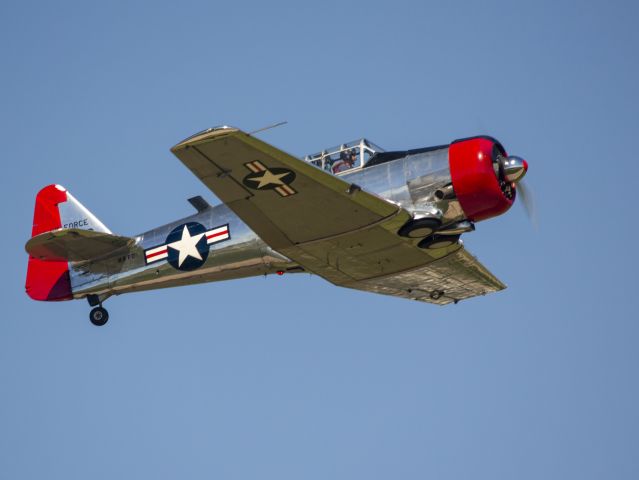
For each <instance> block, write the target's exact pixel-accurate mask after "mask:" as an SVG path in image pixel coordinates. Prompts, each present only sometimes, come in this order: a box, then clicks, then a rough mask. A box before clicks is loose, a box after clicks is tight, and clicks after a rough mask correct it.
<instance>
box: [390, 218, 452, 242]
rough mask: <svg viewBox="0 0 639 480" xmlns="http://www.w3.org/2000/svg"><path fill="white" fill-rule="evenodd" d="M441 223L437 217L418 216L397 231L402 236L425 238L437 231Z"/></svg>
mask: <svg viewBox="0 0 639 480" xmlns="http://www.w3.org/2000/svg"><path fill="white" fill-rule="evenodd" d="M441 225H442V222H441V221H440V220H438V219H437V218H418V219H416V220H410V221H408V222H407V223H406V225H404V226H403V227H402V228H400V229H399V231H398V232H397V233H398V234H399V235H401V236H402V237H408V238H423V237H428V236H429V235H432V234H433V233H435V232H436V231H437V229H438V228H439V227H441Z"/></svg>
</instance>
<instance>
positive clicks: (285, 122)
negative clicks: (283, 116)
mask: <svg viewBox="0 0 639 480" xmlns="http://www.w3.org/2000/svg"><path fill="white" fill-rule="evenodd" d="M287 123H288V121H286V120H285V121H283V122H279V123H274V124H273V125H269V126H268V127H263V128H258V129H257V130H253V131H252V132H249V133H247V135H253V134H255V133H259V132H263V131H264V130H270V129H271V128H275V127H281V126H282V125H286V124H287Z"/></svg>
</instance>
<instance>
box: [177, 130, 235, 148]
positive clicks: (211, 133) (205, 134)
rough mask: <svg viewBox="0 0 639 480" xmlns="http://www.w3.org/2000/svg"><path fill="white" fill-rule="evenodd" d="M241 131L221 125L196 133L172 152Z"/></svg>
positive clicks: (179, 143)
mask: <svg viewBox="0 0 639 480" xmlns="http://www.w3.org/2000/svg"><path fill="white" fill-rule="evenodd" d="M240 131H241V130H240V129H239V128H236V127H230V126H228V125H219V126H217V127H211V128H207V129H205V130H202V131H200V132H197V133H194V134H193V135H191V136H189V137H187V138H185V139H184V140H182V141H181V142H178V143H177V144H176V145H174V146H173V147H172V148H171V151H172V152H176V151H178V150H182V149H183V148H186V147H187V146H190V145H193V144H195V143H199V142H202V141H205V140H211V139H213V138H215V137H219V136H223V135H228V134H230V133H235V132H240Z"/></svg>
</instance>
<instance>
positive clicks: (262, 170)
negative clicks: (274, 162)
mask: <svg viewBox="0 0 639 480" xmlns="http://www.w3.org/2000/svg"><path fill="white" fill-rule="evenodd" d="M244 166H245V167H246V168H248V169H249V170H250V171H251V173H249V174H248V175H247V176H246V177H244V179H243V180H242V183H244V185H246V186H247V187H249V188H251V189H253V190H275V192H277V194H278V195H280V196H281V197H289V196H291V195H295V194H296V193H297V190H295V189H294V188H293V187H291V183H293V181H294V180H295V172H294V171H293V170H289V169H288V168H280V167H272V168H269V167H266V166H265V165H264V164H263V163H262V162H260V161H259V160H254V161H252V162H248V163H245V164H244Z"/></svg>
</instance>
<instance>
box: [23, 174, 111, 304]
mask: <svg viewBox="0 0 639 480" xmlns="http://www.w3.org/2000/svg"><path fill="white" fill-rule="evenodd" d="M60 228H79V229H83V230H95V231H98V232H104V233H111V232H110V230H109V229H108V228H107V227H105V226H104V224H103V223H102V222H100V220H98V219H97V218H96V217H95V216H94V215H93V214H92V213H91V212H89V211H88V210H87V209H86V208H85V207H84V206H83V205H82V204H81V203H80V202H78V201H77V200H76V199H75V197H73V196H72V195H71V194H70V193H69V192H68V191H67V190H66V189H65V188H64V187H62V186H60V185H49V186H47V187H44V188H43V189H42V190H40V191H39V192H38V195H37V196H36V201H35V211H34V213H33V229H32V231H31V236H32V237H35V236H36V235H39V234H41V233H45V232H49V231H51V230H58V229H60ZM25 288H26V291H27V295H29V296H30V297H31V298H32V299H33V300H44V301H60V300H71V299H72V298H73V292H72V290H71V280H70V277H69V263H68V262H67V261H66V260H42V259H39V258H36V257H33V256H29V264H28V267H27V281H26V285H25Z"/></svg>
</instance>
